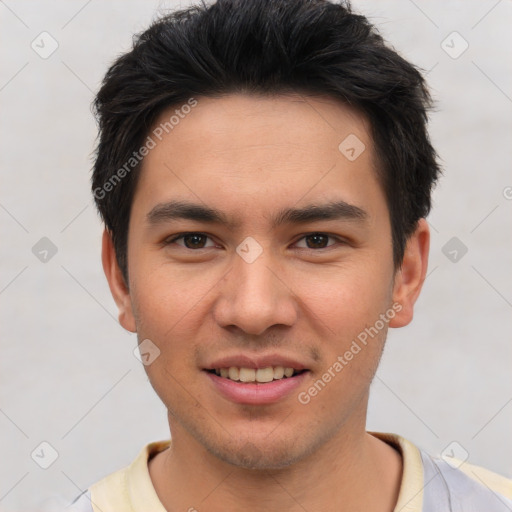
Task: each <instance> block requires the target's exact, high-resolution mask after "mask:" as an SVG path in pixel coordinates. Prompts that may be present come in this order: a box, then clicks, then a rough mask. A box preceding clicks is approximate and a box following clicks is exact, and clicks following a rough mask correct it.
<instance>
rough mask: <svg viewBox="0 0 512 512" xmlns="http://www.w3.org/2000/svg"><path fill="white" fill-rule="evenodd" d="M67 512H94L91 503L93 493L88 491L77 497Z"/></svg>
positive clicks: (67, 508)
mask: <svg viewBox="0 0 512 512" xmlns="http://www.w3.org/2000/svg"><path fill="white" fill-rule="evenodd" d="M65 512H94V510H93V508H92V503H91V491H89V489H86V490H85V491H84V492H83V493H82V494H80V495H79V496H77V497H76V498H75V499H74V500H73V502H72V503H71V504H70V505H69V506H68V507H66V510H65Z"/></svg>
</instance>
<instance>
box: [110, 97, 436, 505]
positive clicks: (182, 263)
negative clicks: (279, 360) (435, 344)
mask: <svg viewBox="0 0 512 512" xmlns="http://www.w3.org/2000/svg"><path fill="white" fill-rule="evenodd" d="M196 99H197V100H198V105H197V106H196V107H195V108H194V109H193V110H192V111H191V112H190V114H188V115H187V116H186V117H185V118H184V119H183V120H181V121H180V123H179V124H178V125H176V126H175V127H174V129H173V130H172V131H170V132H169V133H168V134H167V135H165V137H163V138H162V141H159V142H158V144H157V145H156V147H155V148H154V149H152V150H151V151H150V152H149V154H148V155H147V156H146V158H145V160H144V162H143V167H142V171H141V176H140V181H139V183H138V185H137V190H136V192H135V197H134V200H133V205H132V211H131V218H130V224H129V236H128V274H129V283H128V284H129V287H127V286H126V285H125V283H124V281H123V279H122V277H121V272H120V270H119V267H118V265H117V262H116V258H115V253H114V249H113V246H112V242H111V240H110V237H109V235H108V233H106V232H105V234H104V239H103V265H104V269H105V273H106V276H107V279H108V281H109V285H110V288H111V291H112V294H113V296H114V299H115V301H116V303H117V305H118V308H119V320H120V322H121V325H122V326H123V327H124V328H125V329H127V330H129V331H131V332H137V333H138V339H139V342H141V341H142V340H145V339H150V340H151V341H152V343H154V344H155V345H157V346H158V348H159V349H160V355H159V356H158V357H157V358H156V359H155V360H154V362H153V363H151V364H150V365H148V366H145V369H146V371H147V374H148V377H149V379H150V382H151V384H152V386H153V388H154V389H155V391H156V393H157V394H158V396H159V397H160V398H161V400H162V401H163V403H164V404H165V406H166V407H167V410H168V418H169V426H170V431H171V437H172V445H171V448H170V449H168V450H165V451H164V452H161V453H160V454H158V455H157V456H156V457H155V458H153V459H152V460H151V461H150V463H149V470H150V476H151V479H152V481H153V484H154V486H155V489H156V492H157V494H158V496H159V498H160V501H162V503H163V505H164V506H165V507H166V509H167V510H188V509H189V508H190V507H196V508H197V510H208V511H209V512H216V511H219V512H220V511H221V510H222V511H228V512H229V511H233V512H234V511H239V510H244V508H243V507H245V510H251V511H260V510H261V511H263V510H265V511H268V510H281V511H290V512H291V511H303V510H304V509H305V510H308V511H315V510H322V511H331V510H332V511H334V510H341V509H343V510H366V511H391V510H393V508H394V505H395V503H396V500H397V497H398V490H399V486H400V480H401V472H402V461H401V457H400V455H399V454H398V453H397V452H396V451H395V450H394V449H393V448H391V447H390V446H389V445H387V444H386V443H384V442H382V441H380V440H377V439H376V438H374V437H373V436H371V435H369V434H368V433H366V432H365V423H366V411H367V405H368V395H369V387H370V383H371V380H372V378H373V376H374V374H375V371H376V369H377V366H378V363H379V360H380V356H381V353H382V350H383V347H384V342H385V338H386V334H387V327H388V325H389V326H390V327H401V326H404V325H407V324H408V323H409V322H410V321H411V319H412V316H413V306H414V303H415V301H416V299H417V297H418V295H419V293H420V290H421V286H422V284H423V281H424V279H425V275H426V270H427V259H428V249H429V230H428V226H427V223H426V221H425V220H424V219H421V220H420V221H419V223H418V227H417V230H416V232H415V233H414V234H413V235H412V236H411V237H410V239H409V242H408V244H407V248H406V252H405V255H404V260H403V265H402V267H401V269H400V270H398V271H396V272H395V269H394V267H393V255H392V239H391V226H390V221H389V214H388V208H387V204H386V200H385V196H384V194H383V191H382V188H381V186H380V184H379V182H378V180H377V178H376V171H375V165H376V164H377V163H376V161H375V155H374V151H373V148H372V141H371V137H370V132H369V124H368V122H367V121H366V120H365V118H364V117H363V116H362V115H361V114H359V113H358V112H357V111H355V110H353V109H351V108H349V107H348V106H346V105H344V104H342V103H340V102H338V101H337V100H334V99H331V98H322V97H311V96H308V97H304V96H300V95H280V96H275V97H260V96H254V95H243V94H236V95H235V94H233V95H228V96H225V97H222V98H215V99H213V98H196ZM173 111H174V107H173V108H172V109H170V110H169V111H166V112H164V113H163V114H162V116H161V118H160V119H159V120H157V122H156V123H155V126H156V125H158V124H159V123H160V122H161V121H163V120H166V119H168V118H169V116H170V114H172V112H173ZM350 134H355V135H356V136H357V137H358V138H359V139H360V140H361V141H362V142H363V143H364V145H365V147H366V149H365V150H364V151H363V152H362V153H361V154H360V156H359V157H358V158H356V159H355V160H354V161H350V160H349V159H347V158H346V156H345V155H344V154H342V152H340V150H339V149H338V146H339V145H340V143H341V142H342V141H343V140H344V139H345V138H346V137H347V136H348V135H350ZM171 199H181V200H188V201H193V202H195V203H200V204H202V205H207V206H210V207H213V208H217V209H219V210H222V211H223V212H224V213H225V214H226V216H228V218H230V219H232V220H233V221H237V222H238V225H237V226H231V227H226V226H223V225H217V224H208V223H205V222H198V221H191V220H173V221H161V222H158V223H151V222H149V221H148V219H147V215H148V213H149V212H150V211H151V210H152V209H153V208H154V207H155V206H156V205H158V204H162V203H165V202H167V201H170V200H171ZM340 199H341V200H344V201H346V202H347V203H350V204H352V205H355V206H357V207H359V208H361V209H363V210H364V211H365V212H366V217H365V220H363V221H358V220H354V219H338V220H321V221H315V222H311V223H307V224H303V225H294V224H285V225H281V226H279V227H276V228H273V227H272V225H271V220H270V219H271V217H272V216H273V215H275V214H276V213H277V212H278V211H280V210H281V209H283V208H288V207H295V208H298V207H304V206H306V205H310V204H318V205H321V204H324V203H327V202H329V201H334V200H340ZM191 231H192V232H197V233H201V234H204V235H207V237H202V238H199V241H197V239H192V240H190V238H189V239H183V238H182V239H179V240H176V241H174V242H170V243H167V244H166V243H165V241H167V242H169V241H170V240H171V239H172V238H173V237H174V236H177V235H179V234H180V233H183V232H191ZM311 233H322V234H325V235H326V236H327V235H328V236H329V237H333V238H322V239H320V241H318V240H317V239H312V238H311V237H308V236H306V235H308V234H311ZM248 236H250V237H252V238H254V239H255V240H256V241H257V242H258V244H259V245H260V246H261V248H262V251H263V252H262V253H261V254H260V255H259V256H258V257H257V258H256V260H255V261H253V262H252V263H248V262H246V261H245V260H244V259H242V258H241V257H240V256H239V254H238V253H237V252H236V248H237V246H239V244H241V242H242V241H243V240H244V239H245V238H246V237H248ZM196 246H199V247H203V248H200V249H196V248H195V247H196ZM393 304H395V305H396V304H399V305H400V311H399V312H396V311H395V315H394V318H392V319H391V320H390V321H389V324H388V323H386V324H385V326H384V328H382V329H381V330H380V331H379V333H378V335H376V336H374V337H373V338H372V339H371V340H370V341H369V342H368V344H367V345H366V346H364V348H363V349H362V350H361V351H360V352H359V353H358V354H357V355H356V356H354V358H353V359H352V360H351V361H350V362H349V363H348V364H347V365H346V366H344V367H343V370H342V371H340V372H339V373H337V374H336V377H335V378H333V379H332V380H331V381H330V382H329V383H328V384H327V385H326V386H325V387H324V388H323V389H322V391H321V392H319V393H318V394H317V395H316V396H314V397H313V398H311V400H310V402H309V403H307V404H302V403H300V402H299V401H298V400H297V393H295V392H294V393H292V394H291V395H290V396H288V397H286V398H285V399H283V400H280V401H279V402H277V403H274V404H270V405H241V404H236V403H233V402H231V401H229V400H227V399H225V398H224V397H223V396H222V395H220V394H219V393H218V392H217V391H216V389H215V388H214V387H213V386H212V384H211V383H210V379H209V378H208V376H207V375H206V374H205V372H204V371H203V368H205V367H206V366H208V365H209V364H211V363H212V362H213V361H214V360H215V359H217V358H219V357H223V356H226V355H234V354H241V353H243V354H248V355H254V354H268V353H271V352H272V353H279V354H283V355H286V356H289V357H292V358H294V359H295V360H298V361H300V362H302V363H303V364H304V365H305V366H306V367H307V368H308V369H309V374H308V375H307V377H306V379H305V381H304V383H303V385H301V388H300V389H299V390H298V392H300V391H307V389H308V388H309V387H311V385H312V384H313V383H314V382H315V381H317V380H318V379H319V378H321V376H322V375H323V374H324V373H325V372H326V371H327V369H328V368H329V367H331V366H332V365H333V363H334V362H335V361H336V360H337V358H338V356H340V355H343V354H344V353H345V352H346V351H347V350H348V349H349V348H350V346H351V343H352V341H353V340H354V339H356V338H357V336H358V334H359V333H361V332H362V331H364V329H365V328H367V327H369V326H373V325H374V324H375V323H376V321H377V320H378V319H379V315H381V314H385V313H386V312H387V311H389V310H390V309H392V306H393ZM341 507H343V508H341Z"/></svg>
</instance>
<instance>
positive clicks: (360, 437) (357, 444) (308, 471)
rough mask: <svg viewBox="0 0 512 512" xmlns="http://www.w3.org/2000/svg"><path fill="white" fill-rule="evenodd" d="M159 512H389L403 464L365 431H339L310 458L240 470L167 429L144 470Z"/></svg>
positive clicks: (181, 431) (177, 430) (186, 436)
mask: <svg viewBox="0 0 512 512" xmlns="http://www.w3.org/2000/svg"><path fill="white" fill-rule="evenodd" d="M149 471H150V476H151V479H152V481H153V484H154V487H155V490H156V492H157V495H158V497H159V499H160V501H161V502H162V504H163V505H164V507H165V508H166V510H168V511H171V510H194V508H197V509H198V510H201V509H203V510H204V509H206V508H207V510H208V511H209V512H221V511H222V512H235V511H239V510H244V509H246V510H251V511H254V512H263V511H265V512H266V511H268V510H269V508H270V509H274V510H281V511H283V512H299V511H300V512H303V511H304V510H322V511H325V512H328V511H331V510H332V511H333V512H334V511H339V510H346V511H348V510H363V509H364V510H366V511H367V512H374V511H375V512H392V511H393V509H394V506H395V504H396V501H397V499H398V492H399V488H400V482H401V474H402V459H401V456H400V454H399V453H398V452H397V451H396V450H394V449H393V448H392V447H391V446H389V445H388V444H386V443H384V442H383V441H380V440H379V439H377V438H375V437H373V436H371V435H370V434H368V433H367V432H365V430H364V428H361V429H360V430H357V431H350V432H348V431H346V430H344V429H341V430H340V431H339V432H338V433H337V434H336V435H335V436H333V437H332V438H331V439H330V440H329V441H327V442H326V443H324V444H323V445H322V446H321V447H320V448H319V449H317V450H315V451H314V453H312V454H310V455H309V456H308V457H306V458H304V459H302V460H301V461H299V462H297V463H295V464H293V465H291V466H288V467H286V468H282V469H277V470H275V469H268V470H267V469H263V470H259V469H258V470H254V469H245V468H240V467H236V466H233V465H231V464H227V463H225V462H224V461H222V460H220V459H218V458H217V457H215V456H214V455H212V454H211V453H209V452H207V451H206V450H205V449H204V447H203V446H202V445H200V444H199V443H198V442H197V441H196V440H195V439H194V438H193V437H192V436H190V434H189V433H188V432H186V430H184V429H182V428H173V432H172V442H171V447H170V448H169V449H167V450H165V451H164V452H161V453H160V454H158V455H157V456H155V457H154V458H153V459H152V460H151V461H150V463H149Z"/></svg>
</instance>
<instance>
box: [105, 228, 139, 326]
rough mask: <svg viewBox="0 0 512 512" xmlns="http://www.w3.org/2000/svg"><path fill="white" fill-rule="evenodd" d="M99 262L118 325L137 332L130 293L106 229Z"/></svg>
mask: <svg viewBox="0 0 512 512" xmlns="http://www.w3.org/2000/svg"><path fill="white" fill-rule="evenodd" d="M101 261H102V264H103V271H104V272H105V276H106V278H107V281H108V285H109V287H110V292H111V293H112V297H113V298H114V301H115V303H116V304H117V308H118V310H119V323H120V324H121V325H122V326H123V327H124V328H125V329H126V330H127V331H130V332H137V327H136V324H135V317H134V315H133V310H132V302H131V297H130V292H129V290H128V287H127V286H126V283H125V281H124V277H123V274H122V272H121V269H120V268H119V264H118V262H117V258H116V252H115V249H114V244H113V242H112V237H111V236H110V233H109V232H108V231H107V230H106V229H105V230H104V231H103V239H102V249H101Z"/></svg>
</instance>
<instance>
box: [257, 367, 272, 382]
mask: <svg viewBox="0 0 512 512" xmlns="http://www.w3.org/2000/svg"><path fill="white" fill-rule="evenodd" d="M273 380H274V368H272V366H269V367H268V368H258V370H256V382H272V381H273Z"/></svg>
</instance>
